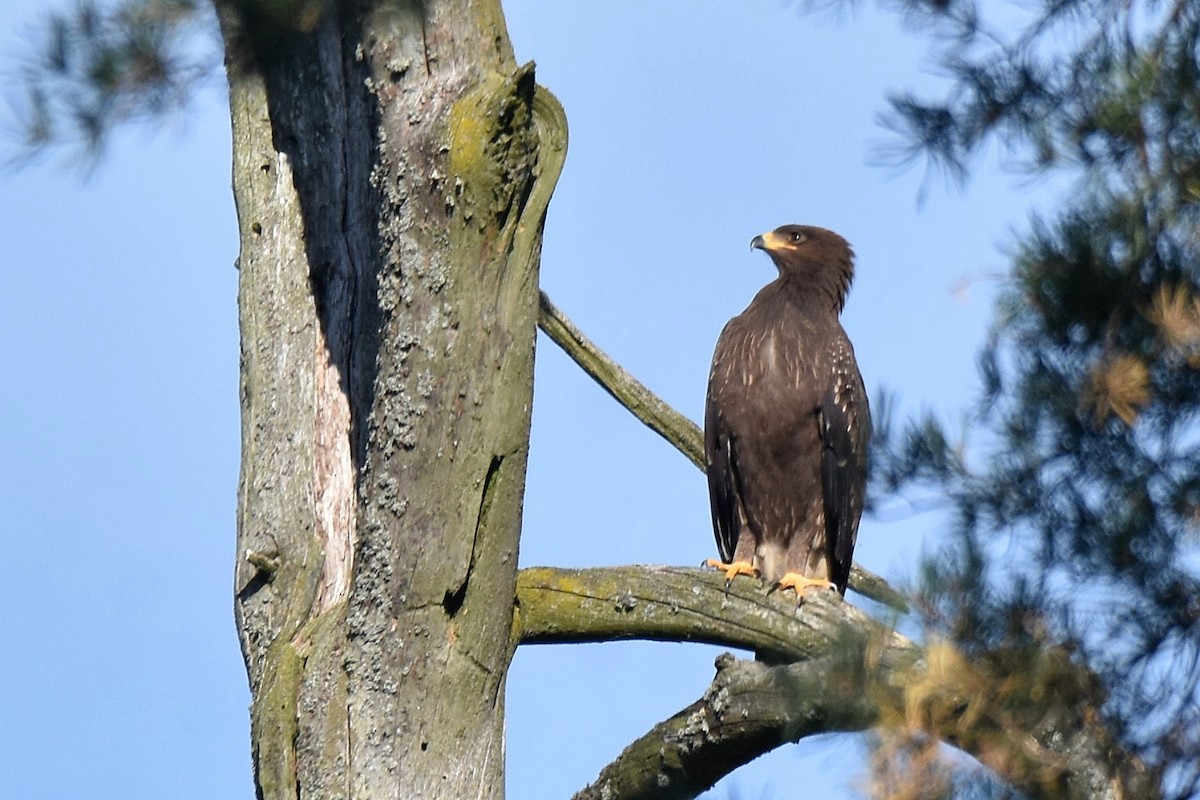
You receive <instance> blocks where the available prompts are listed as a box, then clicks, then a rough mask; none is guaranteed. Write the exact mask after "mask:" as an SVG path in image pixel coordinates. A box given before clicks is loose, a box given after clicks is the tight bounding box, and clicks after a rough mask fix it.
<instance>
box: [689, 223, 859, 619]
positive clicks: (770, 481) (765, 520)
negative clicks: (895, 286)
mask: <svg viewBox="0 0 1200 800" xmlns="http://www.w3.org/2000/svg"><path fill="white" fill-rule="evenodd" d="M750 247H751V249H752V250H753V249H759V250H765V251H766V252H767V254H768V255H769V256H770V257H771V260H772V261H773V262H775V267H776V268H777V269H778V270H779V277H777V278H776V279H775V280H774V281H772V282H771V283H769V284H767V285H766V286H765V287H763V289H762V290H760V291H759V293H758V294H757V295H756V296H755V298H754V300H753V301H751V303H750V305H749V306H747V307H746V310H745V311H743V312H742V313H741V314H739V315H737V316H736V317H734V318H733V319H731V320H730V321H729V322H728V323H727V324H726V325H725V328H724V329H723V330H722V331H721V336H720V338H719V339H718V340H717V346H716V351H715V352H714V353H713V362H712V370H711V372H710V373H709V378H708V397H707V402H706V404H705V411H704V455H705V460H706V464H707V473H708V490H709V500H710V502H711V505H712V520H713V531H714V533H715V534H716V538H717V550H718V551H719V552H720V555H721V560H720V561H718V560H716V559H709V560H708V561H707V562H706V563H707V564H708V565H709V566H711V567H716V568H717V569H720V570H722V571H724V572H725V575H726V579H727V580H729V581H732V580H733V578H734V577H735V576H737V575H757V576H759V577H761V578H762V579H763V580H764V581H765V582H766V583H767V584H768V585H769V586H771V587H774V588H791V589H793V590H795V591H796V592H797V593H798V594H799V595H801V596H803V595H804V593H805V592H806V591H807V590H809V589H811V588H814V587H823V588H828V589H833V588H836V589H837V591H838V592H839V593H840V594H843V595H844V594H845V593H846V583H847V581H848V580H849V578H850V563H851V556H852V555H853V553H854V542H855V539H856V538H857V536H858V521H859V518H860V517H861V516H862V510H863V501H864V496H865V494H866V476H867V440H868V438H869V436H870V426H871V420H870V410H869V409H868V406H867V394H866V391H865V389H864V388H863V380H862V375H861V374H860V373H859V371H858V362H857V361H856V360H855V358H854V347H853V346H852V345H851V344H850V339H849V338H848V337H847V336H846V332H845V330H843V329H842V325H841V322H840V321H839V320H838V315H839V314H840V313H841V311H842V308H843V306H844V305H845V303H846V294H847V292H849V290H850V283H851V281H852V280H853V278H854V251H853V250H851V249H850V245H849V243H848V242H847V241H846V240H845V239H843V238H842V237H841V236H839V235H838V234H836V233H834V232H833V231H829V230H826V229H824V228H817V227H812V226H808V225H784V226H782V227H780V228H776V229H775V230H773V231H771V232H770V233H764V234H762V235H761V236H756V237H754V239H753V240H751V242H750Z"/></svg>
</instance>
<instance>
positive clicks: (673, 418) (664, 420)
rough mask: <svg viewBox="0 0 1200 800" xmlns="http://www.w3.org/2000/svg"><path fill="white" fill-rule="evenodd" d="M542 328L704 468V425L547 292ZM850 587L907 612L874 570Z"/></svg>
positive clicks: (862, 572)
mask: <svg viewBox="0 0 1200 800" xmlns="http://www.w3.org/2000/svg"><path fill="white" fill-rule="evenodd" d="M538 327H540V328H541V329H542V331H543V332H544V333H545V334H546V335H547V336H549V337H550V338H551V339H552V340H553V341H554V343H555V344H557V345H558V346H559V347H561V348H562V349H563V350H564V351H565V352H566V354H567V355H568V356H570V357H571V359H572V360H574V361H575V363H576V364H578V365H579V366H580V367H582V368H583V371H584V372H586V373H587V374H588V375H591V376H592V378H593V379H594V380H595V381H596V383H598V384H600V386H602V387H603V388H604V390H605V391H606V392H608V393H609V394H610V395H612V396H613V398H614V399H616V401H617V402H618V403H620V404H621V405H623V406H625V408H627V409H629V411H630V412H632V413H633V415H634V416H635V417H637V418H638V419H640V420H641V421H642V422H643V423H645V424H646V425H647V426H649V428H650V429H651V430H653V431H654V432H655V433H657V434H658V435H660V436H662V437H663V438H664V439H666V440H667V441H668V442H669V443H670V444H671V445H672V446H673V447H674V448H675V449H677V450H678V451H679V452H681V453H683V454H684V455H685V456H687V458H688V460H689V461H691V462H692V463H693V464H695V465H696V466H697V467H699V468H700V469H701V470H703V469H704V434H703V433H702V432H701V431H700V426H698V425H697V424H696V423H694V422H692V421H691V420H690V419H688V418H687V417H685V416H684V415H683V414H680V413H679V412H678V411H676V410H675V409H673V408H671V406H669V405H667V404H666V403H665V402H663V401H662V400H661V399H660V398H659V397H658V396H657V395H656V394H654V392H652V391H650V390H649V389H647V388H646V387H645V385H643V384H642V383H641V382H640V381H638V379H637V378H635V377H633V376H632V375H630V374H629V372H628V371H626V370H625V368H624V367H622V366H621V365H620V364H618V363H617V362H615V361H613V360H612V359H611V358H609V356H608V355H607V354H606V353H605V352H604V351H603V350H601V349H600V348H599V347H597V346H596V345H595V344H594V343H593V342H592V341H591V340H590V339H588V338H587V337H586V336H584V335H583V332H582V331H580V330H579V328H577V327H575V324H574V323H573V322H571V320H570V319H568V318H567V316H566V315H565V314H563V313H562V311H560V310H559V309H558V308H557V307H556V306H555V305H554V303H552V302H550V298H549V297H548V296H547V295H546V293H545V292H541V293H540V306H539V309H538ZM850 588H851V589H853V590H854V591H856V592H858V593H859V594H861V595H863V596H864V597H869V598H871V599H872V600H875V601H876V602H879V603H883V604H885V605H888V606H891V607H892V608H894V609H896V610H898V611H901V612H907V611H908V604H907V602H906V601H905V599H904V595H902V594H901V593H900V592H897V591H896V590H895V589H893V588H892V587H890V586H889V585H888V584H887V581H885V580H884V579H883V578H881V577H880V576H878V575H876V574H875V573H873V572H871V571H870V570H866V569H863V568H862V567H859V566H857V565H855V566H854V568H853V571H852V572H851V573H850Z"/></svg>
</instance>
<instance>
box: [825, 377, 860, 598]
mask: <svg viewBox="0 0 1200 800" xmlns="http://www.w3.org/2000/svg"><path fill="white" fill-rule="evenodd" d="M852 359H853V356H851V358H850V360H848V361H847V360H842V359H835V362H834V363H835V370H834V377H833V380H832V381H831V382H830V386H829V389H828V391H827V392H826V393H825V396H824V399H823V401H822V403H821V408H820V412H819V417H818V419H819V424H820V432H821V489H822V494H823V499H824V506H825V547H826V552H827V554H828V557H829V564H830V567H829V579H830V580H831V581H833V583H834V584H835V585H836V586H837V587H838V591H840V592H842V593H843V594H844V593H845V591H846V583H847V581H849V579H850V564H851V562H852V559H853V556H854V543H855V539H857V537H858V520H859V516H860V515H861V513H862V507H863V500H864V491H863V485H864V483H865V480H866V452H865V451H866V442H867V436H866V434H867V431H865V430H864V428H865V426H866V425H868V424H869V422H868V420H869V417H868V414H867V400H866V394H865V391H864V390H863V387H862V378H860V377H859V376H858V368H857V366H856V365H855V364H854V362H853V360H852Z"/></svg>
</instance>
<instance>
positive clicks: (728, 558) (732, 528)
mask: <svg viewBox="0 0 1200 800" xmlns="http://www.w3.org/2000/svg"><path fill="white" fill-rule="evenodd" d="M704 456H705V460H706V461H707V462H708V499H709V503H710V504H711V506H712V521H713V534H714V535H715V536H716V538H717V550H718V551H719V552H720V554H721V560H723V561H725V562H726V563H729V562H732V561H733V553H734V550H735V549H736V548H737V537H738V529H739V521H738V508H739V506H740V505H741V497H740V492H739V488H738V479H737V466H736V460H735V458H734V452H733V438H732V437H731V436H730V435H729V430H728V429H727V428H726V427H725V425H724V424H723V421H722V419H721V414H720V410H719V409H718V408H717V403H716V401H715V399H714V397H713V392H712V390H711V388H710V390H709V393H708V401H707V403H706V404H705V409H704Z"/></svg>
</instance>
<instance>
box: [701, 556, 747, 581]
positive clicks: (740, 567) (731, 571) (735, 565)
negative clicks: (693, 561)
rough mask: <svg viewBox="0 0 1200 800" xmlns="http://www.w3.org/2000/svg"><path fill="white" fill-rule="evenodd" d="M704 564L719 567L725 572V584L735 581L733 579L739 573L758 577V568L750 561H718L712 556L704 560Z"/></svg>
mask: <svg viewBox="0 0 1200 800" xmlns="http://www.w3.org/2000/svg"><path fill="white" fill-rule="evenodd" d="M704 566H706V567H712V568H713V569H719V570H721V572H724V573H725V585H726V586H728V585H729V584H731V583H733V579H734V578H735V577H737V576H738V575H749V576H750V577H751V578H757V577H758V570H757V569H755V568H754V565H753V564H751V563H750V562H749V561H734V562H731V563H729V564H726V563H724V562H723V561H718V560H717V559H715V558H710V559H708V560H707V561H705V562H704Z"/></svg>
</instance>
